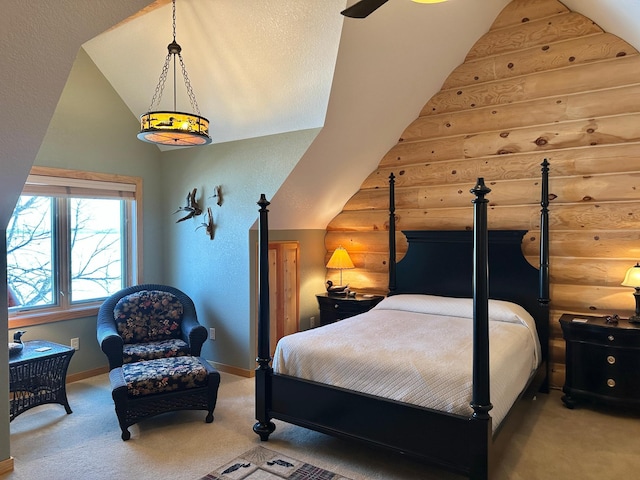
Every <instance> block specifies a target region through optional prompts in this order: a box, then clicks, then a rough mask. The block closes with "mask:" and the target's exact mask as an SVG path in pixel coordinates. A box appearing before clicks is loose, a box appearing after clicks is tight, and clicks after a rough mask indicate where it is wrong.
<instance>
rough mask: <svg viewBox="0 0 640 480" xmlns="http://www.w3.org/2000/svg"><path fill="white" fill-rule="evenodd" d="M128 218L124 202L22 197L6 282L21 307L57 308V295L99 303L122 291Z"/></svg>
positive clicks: (10, 237) (10, 236)
mask: <svg viewBox="0 0 640 480" xmlns="http://www.w3.org/2000/svg"><path fill="white" fill-rule="evenodd" d="M123 218H124V201H123V200H120V199H113V198H108V199H95V198H54V197H46V196H27V195H23V196H21V197H20V199H19V201H18V204H17V205H16V208H15V210H14V213H13V215H12V217H11V219H10V221H9V226H8V228H7V280H8V285H9V288H10V289H11V290H12V291H13V293H14V295H15V297H16V299H17V303H18V305H19V306H20V307H21V308H25V307H27V308H28V307H46V306H52V305H57V304H58V303H60V301H59V297H58V295H57V292H63V293H64V294H65V295H68V296H69V297H70V298H69V301H70V302H71V303H75V302H83V301H89V300H96V299H101V298H105V297H107V296H108V295H110V294H111V293H114V292H116V291H117V290H119V289H121V288H122V287H123V286H124V280H123V279H124V278H125V275H124V274H123V264H124V262H123V258H124V257H125V253H126V252H125V248H124V247H123V245H124V243H125V239H126V233H125V229H124V220H123ZM60 250H62V251H60ZM57 259H62V263H60V264H59V265H58V263H59V262H58V261H57Z"/></svg>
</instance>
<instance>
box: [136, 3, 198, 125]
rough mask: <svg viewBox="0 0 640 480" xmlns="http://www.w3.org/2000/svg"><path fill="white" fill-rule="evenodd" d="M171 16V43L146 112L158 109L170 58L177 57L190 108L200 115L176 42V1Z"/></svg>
mask: <svg viewBox="0 0 640 480" xmlns="http://www.w3.org/2000/svg"><path fill="white" fill-rule="evenodd" d="M172 3H173V16H172V27H173V42H171V43H170V44H169V45H168V47H167V49H168V50H169V53H167V56H166V57H165V60H164V65H163V66H162V72H161V73H160V78H159V79H158V84H157V85H156V89H155V92H154V93H153V97H152V98H151V104H150V105H149V108H148V109H147V111H148V112H150V111H152V110H153V107H154V106H155V105H157V106H158V108H159V107H160V100H161V99H162V94H163V92H164V85H165V82H166V81H167V74H168V73H169V64H170V63H171V57H172V56H176V55H177V56H178V59H179V60H180V67H181V69H182V77H183V80H184V84H185V87H186V88H187V95H188V97H189V102H190V103H191V108H192V110H193V112H194V113H196V114H197V115H200V108H199V107H198V102H197V100H196V96H195V94H194V93H193V88H192V87H191V81H190V80H189V75H188V74H187V68H186V67H185V65H184V60H183V59H182V54H181V51H182V47H180V45H179V44H178V43H177V42H176V0H173V2H172ZM173 83H174V85H173V90H174V91H173V109H174V110H175V109H176V78H175V59H174V73H173Z"/></svg>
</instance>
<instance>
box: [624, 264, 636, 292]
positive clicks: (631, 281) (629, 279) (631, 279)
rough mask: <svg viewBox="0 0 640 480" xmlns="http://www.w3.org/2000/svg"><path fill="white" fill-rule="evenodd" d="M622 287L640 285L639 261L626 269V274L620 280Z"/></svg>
mask: <svg viewBox="0 0 640 480" xmlns="http://www.w3.org/2000/svg"><path fill="white" fill-rule="evenodd" d="M622 286H623V287H635V288H637V287H640V263H636V264H635V265H634V266H633V267H631V268H630V269H629V270H627V274H626V275H625V276H624V280H623V281H622Z"/></svg>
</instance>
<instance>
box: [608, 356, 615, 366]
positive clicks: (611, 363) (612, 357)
mask: <svg viewBox="0 0 640 480" xmlns="http://www.w3.org/2000/svg"><path fill="white" fill-rule="evenodd" d="M607 363H608V364H609V365H613V364H614V363H616V357H614V356H613V355H609V356H608V357H607Z"/></svg>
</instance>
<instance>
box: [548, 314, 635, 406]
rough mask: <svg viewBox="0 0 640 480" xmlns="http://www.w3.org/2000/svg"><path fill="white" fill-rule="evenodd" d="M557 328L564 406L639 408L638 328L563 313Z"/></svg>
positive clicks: (620, 322)
mask: <svg viewBox="0 0 640 480" xmlns="http://www.w3.org/2000/svg"><path fill="white" fill-rule="evenodd" d="M584 320H586V321H584ZM560 326H561V327H562V334H563V336H564V339H565V342H566V380H565V384H564V387H563V389H562V391H563V392H564V393H565V395H564V396H563V397H562V401H563V402H564V404H565V405H566V406H567V407H569V408H573V407H575V405H576V404H577V402H578V401H579V400H580V399H585V400H598V401H601V402H604V403H608V404H610V405H616V406H627V407H639V406H640V325H637V324H633V323H629V321H628V320H620V321H619V322H618V324H617V325H615V324H608V323H606V320H605V318H604V317H592V316H587V315H573V314H566V313H565V314H564V315H562V316H561V317H560Z"/></svg>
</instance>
